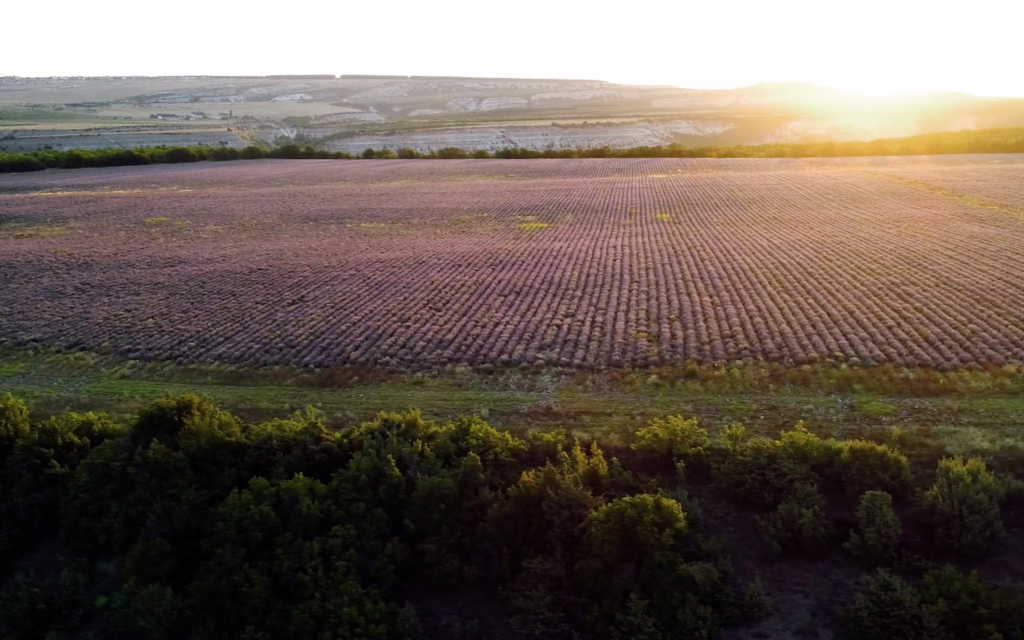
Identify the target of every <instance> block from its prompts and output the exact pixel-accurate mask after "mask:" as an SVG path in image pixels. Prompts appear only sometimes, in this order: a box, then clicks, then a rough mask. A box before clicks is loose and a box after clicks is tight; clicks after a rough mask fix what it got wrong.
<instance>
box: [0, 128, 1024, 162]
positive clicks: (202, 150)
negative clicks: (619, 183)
mask: <svg viewBox="0 0 1024 640" xmlns="http://www.w3.org/2000/svg"><path fill="white" fill-rule="evenodd" d="M958 153H964V154H971V153H1024V127H1019V128H1007V129H980V130H965V131H954V132H945V133H930V134H923V135H917V136H910V137H905V138H883V139H879V140H872V141H868V142H818V143H806V144H796V143H777V144H764V145H734V146H699V147H691V146H685V145H681V144H676V143H673V144H669V145H664V146H642V147H630V148H625V149H613V148H611V147H599V148H596V149H557V150H556V149H547V150H543V151H538V150H534V149H524V148H521V147H506V148H503V149H500V150H498V151H493V152H492V151H487V150H484V149H481V150H476V151H469V150H466V149H460V148H458V147H446V148H444V149H439V150H436V151H429V152H420V151H416V150H415V149H410V148H404V147H403V148H398V149H397V150H392V149H372V148H368V149H366V150H365V151H363V152H362V153H361V154H359V155H354V154H350V153H345V152H340V151H325V150H322V149H316V148H314V147H311V146H303V145H297V144H286V145H282V146H278V147H274V148H273V149H264V148H262V147H259V146H248V147H245V148H243V149H237V148H234V147H223V146H222V147H210V146H203V145H195V146H187V147H139V148H136V149H120V148H114V149H93V150H85V149H73V150H69V151H55V150H45V151H30V152H24V153H13V154H12V153H3V152H0V173H17V172H26V171H42V170H44V169H80V168H84V167H114V166H130V165H143V164H169V163H179V162H199V161H203V160H212V161H228V160H255V159H260V158H286V159H333V160H351V159H356V158H362V159H385V160H387V159H400V160H412V159H423V160H435V159H436V160H459V159H487V158H501V159H537V158H815V157H857V156H906V155H943V154H958Z"/></svg>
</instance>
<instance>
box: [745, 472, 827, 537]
mask: <svg viewBox="0 0 1024 640" xmlns="http://www.w3.org/2000/svg"><path fill="white" fill-rule="evenodd" d="M757 524H758V527H759V528H760V529H761V536H762V537H763V538H764V539H765V541H766V542H767V543H768V544H769V546H770V547H771V548H772V551H773V552H774V553H775V554H776V555H789V554H804V555H815V554H818V553H821V552H822V551H823V550H824V549H825V544H826V542H827V540H828V538H829V536H830V535H831V533H832V527H831V525H830V523H829V521H828V519H827V518H826V517H825V499H824V498H822V496H821V494H820V493H819V492H818V489H817V487H815V486H813V485H807V484H803V485H797V486H796V487H795V488H794V489H793V491H792V493H791V494H790V496H789V497H788V498H786V500H785V501H784V502H783V503H782V504H780V505H779V506H778V507H776V509H775V510H774V511H772V512H771V513H769V514H768V515H766V516H763V517H759V518H758V519H757Z"/></svg>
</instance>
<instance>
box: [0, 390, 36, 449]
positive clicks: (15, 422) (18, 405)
mask: <svg viewBox="0 0 1024 640" xmlns="http://www.w3.org/2000/svg"><path fill="white" fill-rule="evenodd" d="M29 426H30V425H29V418H28V407H27V406H25V403H24V402H23V401H21V400H20V399H18V398H15V397H14V396H12V395H11V394H9V393H5V394H4V395H2V396H0V462H2V461H3V460H4V458H6V457H7V455H8V454H9V453H10V452H11V450H12V449H14V444H15V443H16V442H17V441H18V440H20V439H21V438H24V437H25V436H27V435H28V433H29Z"/></svg>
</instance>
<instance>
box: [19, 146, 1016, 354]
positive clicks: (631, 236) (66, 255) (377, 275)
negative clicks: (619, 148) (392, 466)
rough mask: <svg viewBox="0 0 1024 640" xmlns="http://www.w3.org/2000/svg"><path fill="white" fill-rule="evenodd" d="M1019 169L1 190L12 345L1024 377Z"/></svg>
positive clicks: (414, 177)
mask: <svg viewBox="0 0 1024 640" xmlns="http://www.w3.org/2000/svg"><path fill="white" fill-rule="evenodd" d="M1022 264H1024V157H1021V156H1012V155H1002V156H955V157H944V158H899V159H896V158H873V159H863V158H861V159H848V160H837V159H828V160H824V159H822V160H764V159H757V160H676V159H647V160H643V159H638V160H632V159H631V160H619V159H616V160H611V159H609V160H597V159H590V160H508V161H504V160H464V161H334V160H309V161H296V160H282V161H255V162H233V163H225V164H213V163H202V164H193V165H162V166H149V167H124V168H115V169H83V170H75V171H48V172H42V173H36V174H20V175H5V176H0V275H2V282H3V287H2V288H0V344H6V345H14V346H30V345H41V346H50V347H55V348H61V349H81V350H90V351H101V352H108V351H109V352H114V353H118V354H121V355H123V356H126V357H130V358H135V359H147V360H174V361H179V362H200V361H203V362H205V361H220V362H227V363H232V364H237V365H245V366H264V365H294V366H306V367H309V366H312V367H323V366H335V365H345V364H363V365H374V366H384V367H390V368H395V369H400V370H408V369H422V368H434V367H438V366H441V365H445V364H459V363H465V364H470V365H498V366H504V365H508V366H513V365H521V364H531V365H539V364H547V365H554V366H567V367H578V368H591V367H598V368H599V367H607V366H655V365H672V364H681V363H683V362H685V361H688V360H692V361H698V362H717V361H728V360H736V359H744V358H762V359H765V360H774V361H785V362H792V363H797V364H799V363H808V362H814V361H822V360H842V361H855V362H859V363H861V364H877V363H884V362H890V363H897V364H907V365H922V366H935V367H940V368H950V367H959V366H973V365H1002V364H1005V363H1007V362H1022V361H1024V268H1022Z"/></svg>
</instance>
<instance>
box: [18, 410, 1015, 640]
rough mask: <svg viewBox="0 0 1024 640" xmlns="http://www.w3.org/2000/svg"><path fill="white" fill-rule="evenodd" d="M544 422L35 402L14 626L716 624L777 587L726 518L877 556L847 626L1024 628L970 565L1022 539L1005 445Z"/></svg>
mask: <svg viewBox="0 0 1024 640" xmlns="http://www.w3.org/2000/svg"><path fill="white" fill-rule="evenodd" d="M521 436H522V437H519V436H516V435H513V434H512V433H510V432H507V431H499V430H496V429H494V428H493V427H491V426H490V425H488V424H487V423H486V422H484V421H483V420H482V419H480V418H479V417H464V418H460V419H457V420H453V421H449V422H435V421H432V420H428V419H426V418H425V417H424V416H423V415H421V414H420V413H419V412H416V411H410V412H407V413H382V414H380V415H378V416H377V418H376V419H374V420H372V421H370V422H367V423H364V424H360V425H357V426H348V427H344V428H340V429H331V428H328V426H327V424H326V422H325V419H324V416H323V415H321V414H319V413H318V412H316V411H315V410H313V409H307V410H305V411H302V412H299V413H296V414H295V415H294V416H292V417H290V418H287V419H277V420H272V421H270V422H265V423H249V422H245V421H243V420H241V419H239V418H238V417H236V416H234V415H232V414H230V413H228V412H226V411H224V410H222V409H220V408H218V407H217V406H215V405H214V404H213V403H212V402H211V401H210V400H208V399H206V398H203V397H199V396H196V395H193V394H188V393H186V394H182V395H177V396H167V397H165V398H163V399H161V400H158V401H156V402H153V403H151V404H150V405H148V406H146V407H144V408H143V409H142V410H141V411H139V412H138V413H137V414H136V415H135V416H134V418H132V419H131V420H130V421H129V422H128V423H127V424H119V423H117V422H115V421H114V420H112V419H111V418H110V417H108V416H106V415H104V414H99V413H64V414H58V415H54V416H51V417H48V418H46V419H37V418H34V417H33V416H32V414H30V412H29V410H28V408H27V407H26V405H25V403H24V402H22V401H21V400H19V399H18V398H15V397H13V396H11V395H10V394H7V395H5V396H2V397H0V586H2V588H0V636H2V637H4V638H13V639H23V638H24V639H28V638H47V639H59V638H104V639H115V640H116V639H119V638H125V639H129V638H131V639H134V640H138V639H165V638H196V639H211V640H214V639H221V638H223V639H228V638H232V639H237V638H244V639H248V640H256V639H271V638H321V639H342V638H346V639H350V638H382V639H391V638H394V639H416V638H429V637H446V638H482V637H486V638H533V639H538V640H539V639H544V638H552V639H554V638H572V637H576V638H602V639H604V638H607V639H617V638H640V639H669V638H680V639H682V638H686V639H693V638H716V637H719V636H720V635H721V634H722V633H723V631H724V630H725V629H728V628H730V627H737V626H743V625H747V624H750V623H753V622H756V621H757V620H759V619H761V618H764V617H766V616H769V615H772V611H773V598H774V597H775V595H776V589H775V586H774V584H773V583H772V582H771V581H762V580H761V579H760V578H759V577H758V576H757V575H756V573H755V572H752V571H751V570H750V569H749V568H748V569H744V570H740V569H739V568H738V567H737V566H736V565H734V563H733V562H732V559H731V558H732V556H733V552H734V551H735V549H734V548H730V544H729V540H730V538H729V537H728V536H725V535H723V531H722V529H721V523H722V522H723V520H722V514H723V513H728V514H730V515H729V516H728V517H729V518H735V519H738V521H737V522H736V524H738V525H739V527H740V528H741V529H752V530H756V531H759V532H760V542H759V543H757V544H759V545H760V548H761V552H762V562H764V563H775V562H783V563H784V562H790V561H791V558H794V557H796V558H803V560H801V562H807V561H812V562H833V563H834V564H835V565H836V566H840V567H848V568H853V567H860V568H862V570H863V571H864V572H865V573H864V578H863V580H862V581H861V584H860V587H859V588H858V589H857V590H856V593H855V594H854V595H852V596H850V597H849V598H848V599H847V600H846V601H845V602H844V603H843V605H842V607H841V609H840V613H839V615H838V616H837V617H836V619H835V620H834V621H832V622H826V623H825V624H831V625H833V626H835V627H836V630H837V631H838V632H839V634H840V635H841V636H842V637H848V638H864V637H883V635H885V636H886V637H893V638H915V639H916V638H921V639H922V640H924V639H928V640H933V639H935V638H950V639H952V638H979V639H981V638H985V639H992V638H1020V637H1021V634H1022V631H1024V600H1022V599H1021V596H1020V593H1019V585H1016V586H1015V585H1006V584H1000V585H999V586H994V585H991V584H988V583H986V582H985V581H984V580H983V579H982V578H981V576H980V575H979V574H978V573H975V572H963V571H961V570H960V569H958V568H955V567H953V566H952V565H950V564H947V563H948V562H949V561H952V560H956V561H957V562H958V563H959V564H960V565H961V566H968V565H969V564H970V563H972V562H978V559H979V558H984V557H985V556H986V555H990V554H993V553H1004V554H1005V553H1007V549H1008V548H1009V549H1011V552H1012V548H1013V547H1012V545H1010V546H1005V545H1004V541H1005V539H1006V538H1007V532H1006V530H1005V526H1004V522H1003V519H1004V514H1003V509H1004V508H1005V506H1006V505H1008V504H1011V503H1013V501H1014V500H1017V499H1018V498H1019V495H1020V493H1021V487H1020V483H1019V482H1018V481H1017V480H1016V479H1014V478H1013V477H1011V476H1009V475H1005V474H1000V473H998V472H996V471H995V470H993V469H990V468H989V467H988V466H987V465H986V463H985V462H983V461H982V460H980V459H966V460H965V459H962V458H943V459H942V460H940V461H939V462H938V467H937V469H936V468H934V463H935V460H934V459H932V460H931V465H930V466H929V465H928V464H926V463H925V460H926V459H927V456H916V458H917V460H918V463H917V464H913V465H912V464H911V462H910V459H909V458H908V456H907V455H906V454H905V453H903V452H902V451H901V444H900V443H901V442H902V441H903V438H902V436H901V434H899V433H898V432H893V433H890V434H889V435H888V436H887V438H886V441H884V442H879V441H869V440H835V439H826V438H821V437H819V436H817V435H815V434H813V433H812V432H810V431H809V430H808V429H806V428H805V427H804V426H803V425H797V426H796V427H795V428H793V429H792V430H790V431H784V432H783V433H781V434H780V435H779V436H778V437H777V438H771V437H767V436H761V435H754V434H751V433H749V432H747V430H746V429H745V428H744V427H743V426H742V425H739V424H732V425H728V426H725V427H722V428H721V429H718V432H717V433H715V434H712V433H710V432H709V431H708V430H707V429H705V428H704V427H702V426H701V425H700V424H699V422H698V421H697V420H696V419H692V418H690V419H687V418H683V417H679V416H671V417H666V418H664V419H657V420H654V421H652V422H651V423H649V424H647V425H645V426H643V427H641V428H639V429H638V430H636V431H635V432H632V433H629V434H625V435H624V437H622V438H619V439H617V440H616V441H610V442H606V443H599V442H598V441H597V440H590V441H588V442H581V441H580V440H579V439H577V438H575V437H573V436H572V435H571V434H570V433H569V432H567V431H554V432H529V431H528V430H523V432H522V433H521ZM744 519H747V520H748V521H749V522H745V521H744ZM748 525H749V526H748ZM1008 561H1010V562H1013V563H1018V564H1019V558H1008ZM773 573H774V574H776V575H777V574H778V571H775V572H773ZM840 590H841V589H840Z"/></svg>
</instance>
